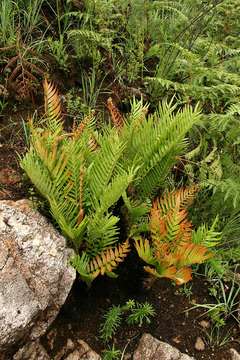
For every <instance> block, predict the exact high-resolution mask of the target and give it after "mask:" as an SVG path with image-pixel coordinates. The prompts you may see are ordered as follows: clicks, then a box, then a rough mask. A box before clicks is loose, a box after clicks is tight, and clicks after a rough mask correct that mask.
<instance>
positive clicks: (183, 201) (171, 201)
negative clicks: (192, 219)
mask: <svg viewBox="0 0 240 360" xmlns="http://www.w3.org/2000/svg"><path fill="white" fill-rule="evenodd" d="M197 191H199V187H198V185H193V186H190V187H187V188H180V189H178V190H174V191H171V192H166V193H165V194H164V195H163V197H161V198H157V199H155V201H154V203H153V209H158V211H160V216H161V217H162V216H164V215H166V214H167V213H168V212H169V211H170V210H174V209H176V207H177V208H179V210H184V209H186V208H187V207H188V206H189V205H191V203H192V202H193V200H194V198H195V196H196V192H197Z"/></svg>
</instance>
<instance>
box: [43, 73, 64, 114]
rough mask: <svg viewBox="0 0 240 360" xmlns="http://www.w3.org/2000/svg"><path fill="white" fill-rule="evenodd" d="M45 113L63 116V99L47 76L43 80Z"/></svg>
mask: <svg viewBox="0 0 240 360" xmlns="http://www.w3.org/2000/svg"><path fill="white" fill-rule="evenodd" d="M43 90H44V104H45V113H46V114H47V115H48V116H49V117H50V118H55V119H60V118H61V100H60V97H59V94H58V90H57V88H56V87H55V86H54V84H53V83H51V82H48V81H47V79H46V78H45V79H44V81H43Z"/></svg>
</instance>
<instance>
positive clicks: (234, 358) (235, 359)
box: [229, 348, 240, 360]
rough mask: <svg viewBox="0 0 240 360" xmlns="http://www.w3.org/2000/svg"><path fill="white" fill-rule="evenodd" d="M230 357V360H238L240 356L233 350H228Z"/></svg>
mask: <svg viewBox="0 0 240 360" xmlns="http://www.w3.org/2000/svg"><path fill="white" fill-rule="evenodd" d="M229 353H230V356H231V358H230V359H231V360H240V354H239V353H238V352H237V351H236V350H235V349H233V348H232V349H230V350H229ZM230 359H229V360H230Z"/></svg>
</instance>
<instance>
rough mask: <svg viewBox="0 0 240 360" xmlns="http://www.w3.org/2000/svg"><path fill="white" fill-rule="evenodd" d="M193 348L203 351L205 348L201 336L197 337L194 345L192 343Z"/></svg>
mask: <svg viewBox="0 0 240 360" xmlns="http://www.w3.org/2000/svg"><path fill="white" fill-rule="evenodd" d="M194 347H195V349H196V350H197V351H204V350H205V344H204V341H203V339H202V338H200V336H198V337H197V339H196V342H195V345H194Z"/></svg>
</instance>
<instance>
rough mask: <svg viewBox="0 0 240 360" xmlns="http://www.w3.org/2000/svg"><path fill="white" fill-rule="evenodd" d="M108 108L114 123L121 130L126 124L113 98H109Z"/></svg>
mask: <svg viewBox="0 0 240 360" xmlns="http://www.w3.org/2000/svg"><path fill="white" fill-rule="evenodd" d="M107 108H108V111H109V113H110V115H111V118H112V122H113V125H114V126H115V127H116V128H117V129H118V130H120V129H121V128H122V127H123V125H124V119H123V116H122V114H121V113H120V111H119V110H118V108H117V107H116V105H114V103H113V101H112V98H109V99H108V101H107Z"/></svg>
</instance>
